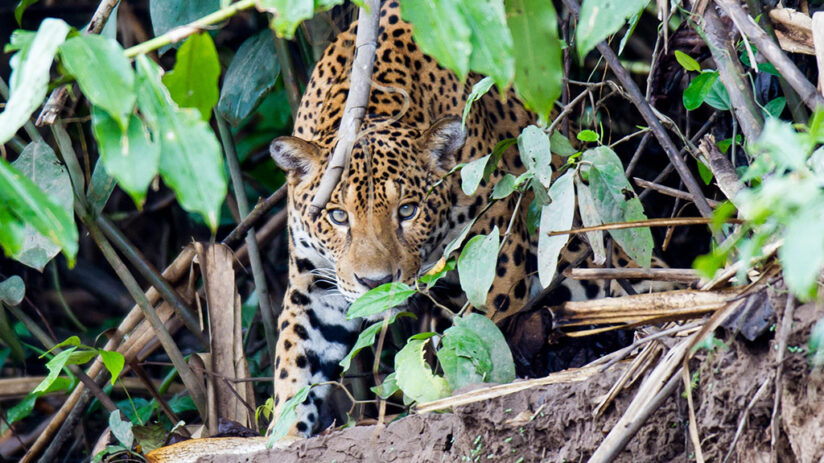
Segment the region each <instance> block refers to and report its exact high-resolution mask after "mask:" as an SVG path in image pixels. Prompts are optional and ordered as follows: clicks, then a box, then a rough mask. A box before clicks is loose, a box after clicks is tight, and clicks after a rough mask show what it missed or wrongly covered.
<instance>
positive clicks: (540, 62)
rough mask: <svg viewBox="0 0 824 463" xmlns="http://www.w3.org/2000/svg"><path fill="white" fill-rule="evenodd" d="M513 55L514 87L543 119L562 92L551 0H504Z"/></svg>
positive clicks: (554, 17)
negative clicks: (548, 0)
mask: <svg viewBox="0 0 824 463" xmlns="http://www.w3.org/2000/svg"><path fill="white" fill-rule="evenodd" d="M505 6H506V17H507V20H506V22H507V24H508V25H509V30H510V31H511V32H512V42H513V45H514V48H513V52H514V55H515V82H514V86H515V91H516V92H517V93H518V95H519V96H520V97H521V100H522V101H523V102H524V105H525V106H526V107H527V108H528V109H531V110H532V111H535V113H536V114H538V120H539V122H540V123H546V121H548V120H549V115H550V113H551V112H552V106H553V105H554V104H555V100H557V99H558V97H559V96H560V95H561V80H562V79H563V69H564V67H563V66H562V65H561V41H560V40H559V39H558V19H557V15H556V14H555V8H554V7H553V6H552V2H547V1H544V0H511V1H507V2H505Z"/></svg>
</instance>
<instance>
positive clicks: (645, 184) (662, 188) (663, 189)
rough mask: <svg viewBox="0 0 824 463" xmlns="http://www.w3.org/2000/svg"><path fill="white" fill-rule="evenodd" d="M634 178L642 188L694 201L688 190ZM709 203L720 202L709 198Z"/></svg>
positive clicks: (712, 205) (713, 205)
mask: <svg viewBox="0 0 824 463" xmlns="http://www.w3.org/2000/svg"><path fill="white" fill-rule="evenodd" d="M632 180H633V181H634V182H635V183H636V184H637V185H638V186H640V187H641V188H644V189H645V190H646V189H649V190H653V191H657V192H658V193H661V194H663V195H667V196H672V197H673V198H679V199H684V200H687V201H692V195H690V194H689V193H687V192H686V191H681V190H679V189H677V188H672V187H668V186H666V185H661V184H658V183H654V182H650V181H649V180H644V179H642V178H638V177H633V178H632ZM707 204H709V205H710V206H711V207H718V205H719V204H721V203H720V202H718V201H716V200H714V199H709V198H707Z"/></svg>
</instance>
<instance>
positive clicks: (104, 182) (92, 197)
mask: <svg viewBox="0 0 824 463" xmlns="http://www.w3.org/2000/svg"><path fill="white" fill-rule="evenodd" d="M92 124H94V122H92ZM92 130H94V127H92ZM99 149H100V147H99V146H98V150H99ZM101 156H102V153H101ZM116 185H117V181H116V180H115V179H114V177H112V176H111V175H109V173H108V172H106V168H105V167H104V166H103V161H102V160H98V161H97V162H96V163H95V164H94V172H92V181H91V182H89V189H88V191H86V199H87V200H88V201H89V208H90V209H91V211H90V212H91V214H92V216H97V215H100V212H102V211H103V207H105V206H106V203H107V202H108V201H109V198H110V197H111V195H112V192H113V191H114V187H115V186H116Z"/></svg>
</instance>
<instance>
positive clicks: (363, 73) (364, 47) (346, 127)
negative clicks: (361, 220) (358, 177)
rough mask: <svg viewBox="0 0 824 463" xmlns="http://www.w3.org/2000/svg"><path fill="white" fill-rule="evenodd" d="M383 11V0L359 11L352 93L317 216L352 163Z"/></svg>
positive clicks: (313, 211) (369, 1) (371, 0)
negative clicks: (345, 169)
mask: <svg viewBox="0 0 824 463" xmlns="http://www.w3.org/2000/svg"><path fill="white" fill-rule="evenodd" d="M379 15H380V1H379V0H365V1H364V6H363V7H361V8H360V11H359V13H358V32H357V35H356V36H355V59H354V62H353V63H352V71H351V73H350V75H349V95H348V96H347V97H346V105H345V106H344V108H343V116H342V117H341V121H340V128H339V129H338V142H337V144H336V145H335V149H334V151H333V152H332V157H331V158H329V164H328V165H327V166H326V171H325V172H324V173H323V177H322V178H321V180H320V184H319V185H318V189H317V192H316V193H315V197H314V198H312V204H311V206H310V207H309V214H310V215H311V216H312V217H317V216H318V215H319V214H320V211H321V210H322V209H323V208H324V207H326V203H328V202H329V198H331V197H332V191H333V190H334V189H335V187H336V186H337V185H338V181H339V180H340V177H341V174H342V173H343V169H344V168H345V166H347V165H348V164H349V155H350V154H351V153H352V148H353V147H354V146H355V140H356V138H357V135H358V132H359V130H360V125H361V121H362V120H363V116H364V115H365V114H366V108H367V105H368V103H369V101H368V100H369V90H370V89H371V80H372V78H371V76H372V65H373V64H374V62H375V50H376V49H377V48H378V24H379V22H380V16H379Z"/></svg>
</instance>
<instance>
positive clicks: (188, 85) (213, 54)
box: [163, 32, 220, 121]
mask: <svg viewBox="0 0 824 463" xmlns="http://www.w3.org/2000/svg"><path fill="white" fill-rule="evenodd" d="M219 77H220V62H219V61H218V59H217V50H216V49H215V43H214V42H213V41H212V37H211V36H210V35H209V34H207V33H206V32H201V33H199V34H194V35H192V36H190V37H189V38H188V39H186V41H185V42H184V43H183V45H182V46H181V47H180V49H179V50H178V51H177V58H176V61H175V67H174V69H172V70H171V71H169V72H167V73H166V74H164V75H163V84H164V85H165V86H166V88H168V89H169V94H170V95H171V96H172V99H173V100H175V103H177V104H178V106H180V107H182V108H196V109H197V110H198V111H200V115H201V117H203V120H204V121H208V120H209V119H211V117H212V107H214V105H215V104H216V103H217V99H218V88H217V81H218V78H219Z"/></svg>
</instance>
